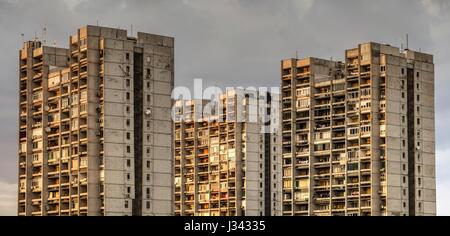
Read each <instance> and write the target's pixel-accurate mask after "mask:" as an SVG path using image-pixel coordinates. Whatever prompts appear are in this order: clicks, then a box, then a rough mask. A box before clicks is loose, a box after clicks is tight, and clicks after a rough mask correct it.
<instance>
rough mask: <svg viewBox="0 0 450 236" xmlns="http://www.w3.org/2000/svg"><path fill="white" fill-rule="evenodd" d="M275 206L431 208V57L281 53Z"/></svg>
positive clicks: (374, 211) (322, 211) (295, 211)
mask: <svg viewBox="0 0 450 236" xmlns="http://www.w3.org/2000/svg"><path fill="white" fill-rule="evenodd" d="M281 74H282V78H281V86H282V88H281V89H282V94H281V96H282V110H281V117H282V129H283V130H282V155H283V157H282V166H283V174H282V175H283V203H282V205H283V215H318V216H319V215H365V216H368V215H373V216H379V215H395V216H400V215H402V216H403V215H410V216H413V215H435V214H436V186H435V127H434V65H433V56H432V55H429V54H425V53H420V52H414V51H411V50H408V49H407V50H405V51H403V52H400V50H399V49H398V48H396V47H392V46H389V45H382V44H378V43H365V44H360V45H358V47H357V48H354V49H350V50H347V51H346V53H345V63H341V62H335V61H329V60H322V59H317V58H306V59H287V60H283V61H282V62H281Z"/></svg>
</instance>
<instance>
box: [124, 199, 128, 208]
mask: <svg viewBox="0 0 450 236" xmlns="http://www.w3.org/2000/svg"><path fill="white" fill-rule="evenodd" d="M125 208H128V201H127V200H125Z"/></svg>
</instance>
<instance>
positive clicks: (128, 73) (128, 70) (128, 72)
mask: <svg viewBox="0 0 450 236" xmlns="http://www.w3.org/2000/svg"><path fill="white" fill-rule="evenodd" d="M126 68H127V71H126V73H127V75H130V66H127V67H126Z"/></svg>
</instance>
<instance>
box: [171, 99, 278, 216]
mask: <svg viewBox="0 0 450 236" xmlns="http://www.w3.org/2000/svg"><path fill="white" fill-rule="evenodd" d="M237 91H241V90H230V91H227V92H226V93H225V94H223V95H222V96H221V97H220V99H219V102H218V103H217V104H218V105H214V107H215V109H212V110H213V111H216V112H215V113H214V112H204V111H209V110H211V109H208V108H211V107H213V106H212V105H211V103H210V101H205V100H188V101H184V100H183V101H177V102H176V104H175V123H174V126H175V127H174V132H175V134H174V135H175V143H174V148H175V149H174V160H175V163H174V166H175V169H174V174H175V202H174V204H175V215H182V216H192V215H197V216H244V215H247V216H248V215H252V216H259V215H281V184H280V183H281V172H280V173H278V172H279V170H280V165H281V150H280V148H279V146H280V144H281V143H280V139H279V137H278V136H279V132H281V130H280V129H278V127H273V129H272V128H270V126H271V125H272V126H274V125H276V124H277V123H278V121H275V122H272V123H270V122H269V121H268V120H269V119H267V118H268V117H270V114H276V113H277V112H278V101H279V98H278V95H276V96H273V95H272V96H271V95H269V94H267V95H266V94H262V93H257V92H247V91H246V92H245V95H244V93H240V92H237ZM258 94H259V95H258ZM269 97H270V98H269ZM267 98H269V99H267ZM270 101H275V102H274V103H271V102H270ZM263 103H265V104H263ZM266 104H267V106H266ZM270 104H275V105H270ZM261 105H262V106H261ZM270 130H272V131H273V132H271V131H270Z"/></svg>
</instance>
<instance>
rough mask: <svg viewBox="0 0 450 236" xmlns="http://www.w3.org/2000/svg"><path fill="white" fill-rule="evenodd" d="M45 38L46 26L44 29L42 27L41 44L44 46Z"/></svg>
mask: <svg viewBox="0 0 450 236" xmlns="http://www.w3.org/2000/svg"><path fill="white" fill-rule="evenodd" d="M46 36H47V27H46V26H44V27H42V43H43V44H45V42H46V41H45V38H46Z"/></svg>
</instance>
